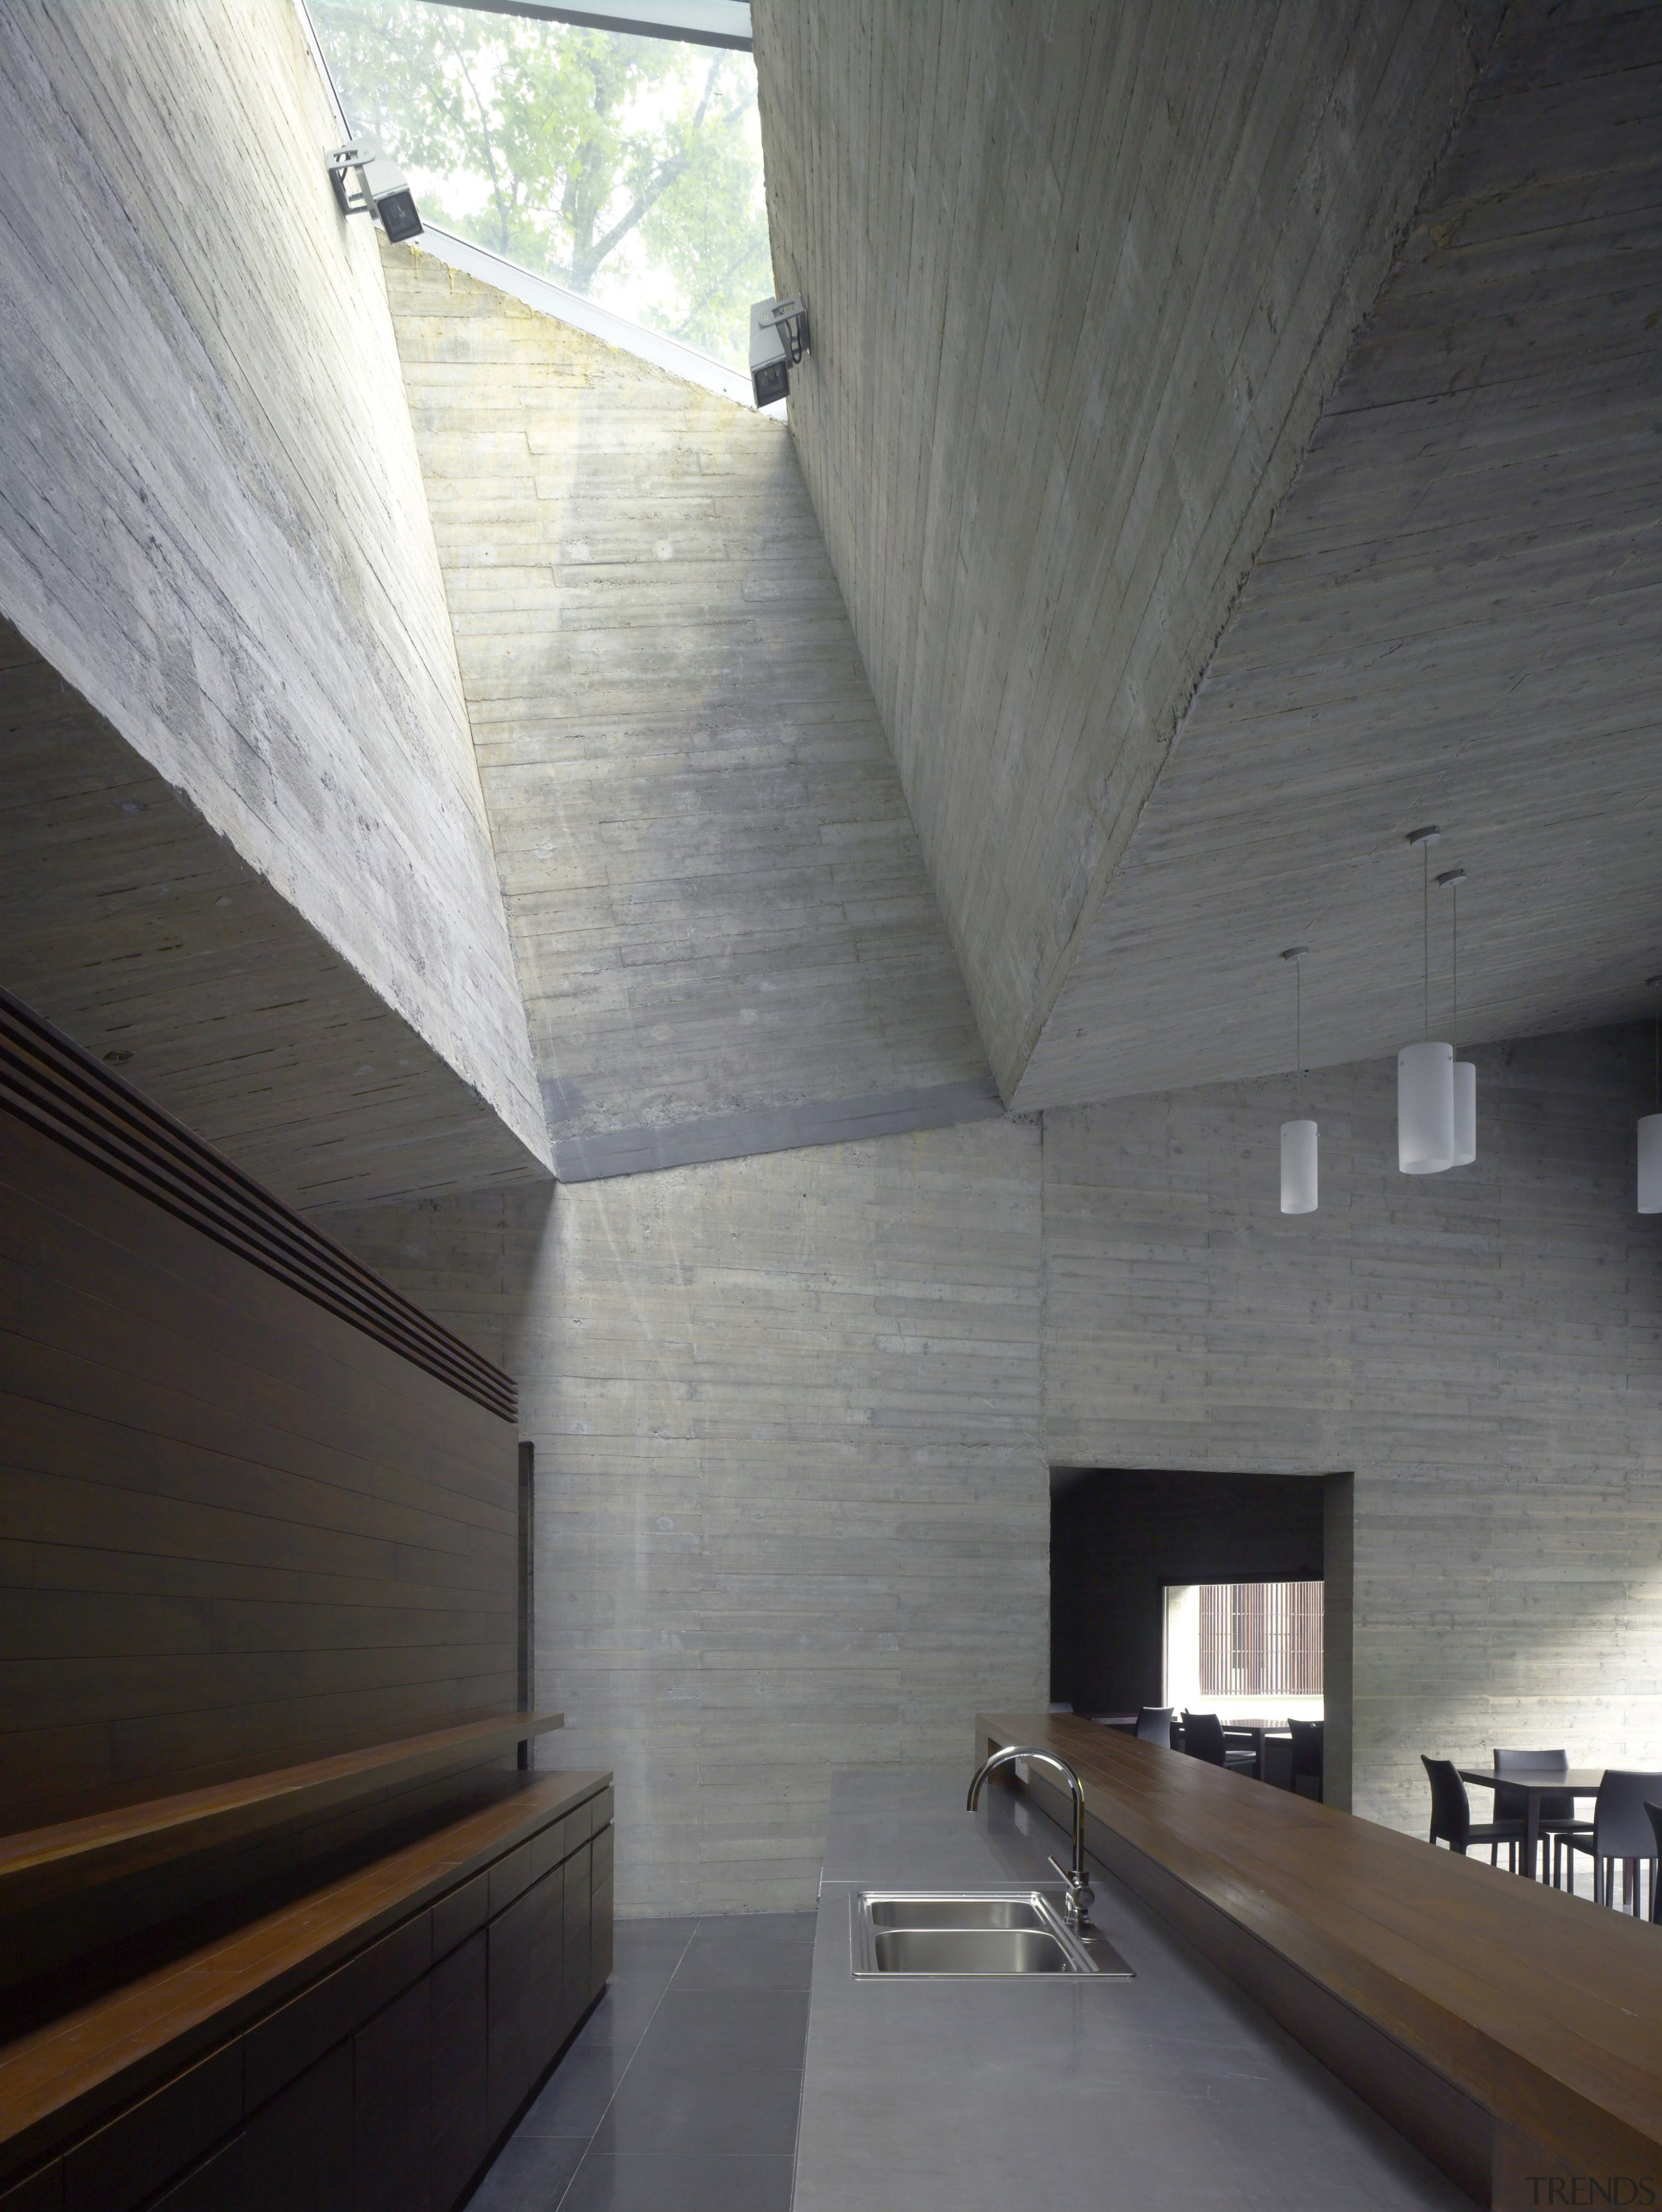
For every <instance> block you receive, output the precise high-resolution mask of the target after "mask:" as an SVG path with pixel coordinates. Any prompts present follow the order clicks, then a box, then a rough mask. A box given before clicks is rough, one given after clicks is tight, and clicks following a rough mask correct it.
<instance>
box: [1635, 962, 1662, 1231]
mask: <svg viewBox="0 0 1662 2212" xmlns="http://www.w3.org/2000/svg"><path fill="white" fill-rule="evenodd" d="M1645 987H1646V988H1647V990H1651V991H1659V990H1662V975H1647V976H1646V978H1645ZM1653 1049H1654V1051H1655V1054H1656V1078H1655V1080H1656V1111H1655V1112H1654V1113H1653V1114H1646V1115H1641V1117H1640V1122H1639V1211H1640V1212H1641V1213H1662V1013H1659V1014H1658V1015H1657V1018H1656V1042H1655V1045H1654V1048H1653Z"/></svg>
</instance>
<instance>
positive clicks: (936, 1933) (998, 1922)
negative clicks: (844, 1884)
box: [851, 1887, 1131, 1981]
mask: <svg viewBox="0 0 1662 2212" xmlns="http://www.w3.org/2000/svg"><path fill="white" fill-rule="evenodd" d="M1061 1895H1062V1893H1061V1892H1060V1891H1058V1892H1056V1899H1060V1897H1061ZM852 1918H853V1927H852V1931H851V1933H852V1942H853V1953H854V1972H855V1977H856V1978H858V1979H861V1980H864V1979H866V1978H868V1977H872V1976H882V1977H885V1978H887V1977H892V1976H895V1975H907V1976H910V1977H913V1978H916V1977H918V1976H928V1977H934V1976H936V1975H942V1974H953V1975H958V1974H971V1975H989V1974H994V1975H1011V1974H1060V1975H1066V1974H1094V1975H1104V1976H1106V1977H1108V1978H1110V1979H1113V1980H1121V1981H1129V1979H1130V1978H1131V1970H1130V1968H1129V1966H1127V1965H1126V1963H1125V1961H1124V1960H1123V1959H1122V1958H1121V1957H1120V1955H1119V1954H1118V1953H1117V1951H1116V1950H1115V1949H1114V1948H1113V1947H1112V1946H1111V1944H1109V1943H1108V1942H1105V1940H1104V1939H1103V1937H1102V1936H1099V1935H1098V1933H1097V1931H1096V1930H1095V1929H1093V1928H1087V1929H1083V1930H1081V1929H1075V1928H1073V1927H1070V1926H1069V1924H1068V1921H1067V1920H1066V1919H1065V1917H1063V1915H1062V1911H1061V1910H1060V1907H1059V1905H1058V1903H1057V1902H1056V1900H1055V1899H1052V1897H1051V1896H1050V1893H1048V1892H1046V1891H1045V1890H1044V1889H1041V1888H1038V1887H1033V1888H1030V1889H955V1890H932V1891H922V1890H890V1889H883V1890H875V1889H874V1890H856V1891H855V1893H854V1894H853V1900H852Z"/></svg>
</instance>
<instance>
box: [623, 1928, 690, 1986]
mask: <svg viewBox="0 0 1662 2212" xmlns="http://www.w3.org/2000/svg"><path fill="white" fill-rule="evenodd" d="M697 1927H698V1923H697V1920H696V1919H686V1920H619V1921H618V1922H616V1923H614V1925H613V1928H612V1976H613V1978H614V1979H616V1980H618V1981H632V1980H634V1979H636V1977H646V1978H649V1977H652V1976H654V1975H655V1976H656V1977H657V1978H659V1979H660V1980H661V1981H666V1982H667V1980H668V1979H669V1978H670V1976H671V1975H672V1974H673V1972H674V1971H675V1968H676V1966H678V1965H679V1961H680V1957H681V1954H682V1953H683V1952H684V1951H685V1949H686V1948H687V1945H688V1944H689V1943H690V1942H691V1941H692V1938H693V1936H694V1935H695V1934H696V1933H697Z"/></svg>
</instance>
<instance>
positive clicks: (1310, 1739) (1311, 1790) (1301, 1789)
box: [1287, 1721, 1322, 1799]
mask: <svg viewBox="0 0 1662 2212" xmlns="http://www.w3.org/2000/svg"><path fill="white" fill-rule="evenodd" d="M1287 1725H1288V1729H1290V1730H1291V1731H1292V1735H1293V1787H1294V1790H1296V1791H1297V1793H1298V1795H1299V1796H1300V1797H1315V1798H1317V1799H1319V1798H1320V1796H1321V1794H1322V1723H1321V1722H1320V1721H1288V1723H1287Z"/></svg>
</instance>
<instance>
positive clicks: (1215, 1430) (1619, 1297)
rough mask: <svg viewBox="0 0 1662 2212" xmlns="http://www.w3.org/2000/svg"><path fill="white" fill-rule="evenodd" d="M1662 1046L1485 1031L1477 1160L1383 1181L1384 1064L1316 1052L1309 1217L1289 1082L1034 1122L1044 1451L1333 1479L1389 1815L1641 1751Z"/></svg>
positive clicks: (1659, 1702)
mask: <svg viewBox="0 0 1662 2212" xmlns="http://www.w3.org/2000/svg"><path fill="white" fill-rule="evenodd" d="M1652 1047H1653V1038H1652V1036H1651V1034H1650V1032H1649V1031H1648V1030H1600V1031H1597V1032H1592V1033H1589V1034H1587V1035H1585V1036H1574V1037H1558V1038H1546V1039H1535V1040H1531V1041H1527V1042H1518V1043H1514V1044H1512V1045H1507V1046H1505V1047H1495V1048H1488V1047H1486V1048H1482V1049H1481V1050H1480V1051H1479V1052H1478V1054H1477V1055H1476V1058H1477V1064H1478V1071H1479V1072H1478V1091H1477V1097H1478V1109H1477V1110H1478V1147H1479V1149H1478V1158H1477V1160H1476V1163H1475V1164H1473V1165H1471V1166H1470V1167H1466V1168H1458V1169H1453V1170H1449V1171H1448V1172H1447V1173H1446V1174H1444V1175H1440V1176H1404V1175H1402V1174H1400V1173H1399V1172H1398V1170H1397V1164H1396V1151H1395V1145H1396V1128H1395V1121H1396V1091H1395V1068H1394V1066H1392V1065H1391V1063H1388V1062H1387V1063H1385V1064H1384V1065H1380V1064H1379V1063H1377V1062H1375V1063H1373V1064H1371V1065H1367V1066H1361V1067H1356V1068H1350V1069H1332V1070H1328V1071H1326V1072H1325V1073H1323V1074H1321V1075H1320V1076H1318V1077H1315V1078H1313V1079H1311V1081H1310V1083H1309V1084H1308V1085H1307V1087H1306V1091H1304V1092H1303V1094H1301V1095H1302V1097H1303V1098H1304V1101H1305V1103H1306V1104H1307V1105H1308V1106H1310V1107H1311V1108H1312V1110H1313V1112H1314V1114H1315V1115H1316V1119H1317V1121H1318V1126H1319V1130H1320V1143H1321V1148H1322V1158H1321V1201H1322V1202H1321V1206H1320V1210H1319V1211H1318V1212H1316V1213H1313V1214H1311V1215H1308V1216H1306V1217H1303V1218H1296V1217H1294V1218H1288V1217H1287V1216H1284V1215H1282V1213H1281V1212H1279V1210H1278V1190H1279V1182H1278V1167H1277V1143H1278V1139H1277V1128H1278V1125H1279V1123H1280V1121H1282V1117H1283V1115H1285V1114H1286V1113H1287V1111H1288V1098H1289V1095H1290V1094H1289V1092H1288V1085H1286V1083H1285V1082H1284V1081H1282V1082H1275V1083H1264V1084H1239V1085H1216V1086H1211V1087H1208V1088H1205V1089H1200V1090H1194V1091H1178V1092H1172V1093H1170V1094H1168V1095H1166V1096H1165V1097H1156V1098H1148V1099H1137V1100H1125V1101H1121V1102H1119V1103H1115V1104H1111V1105H1107V1106H1102V1107H1097V1108H1092V1109H1075V1110H1074V1111H1071V1112H1066V1113H1062V1112H1056V1113H1050V1114H1047V1115H1045V1117H1044V1181H1045V1193H1044V1255H1045V1281H1046V1307H1045V1355H1044V1420H1045V1437H1046V1444H1047V1449H1048V1452H1049V1455H1050V1459H1051V1460H1052V1462H1054V1463H1059V1464H1062V1465H1074V1466H1079V1465H1087V1466H1088V1465H1093V1464H1095V1465H1102V1464H1109V1463H1114V1462H1117V1463H1120V1464H1123V1465H1125V1466H1128V1467H1135V1468H1172V1469H1181V1470H1187V1469H1196V1470H1202V1471H1204V1470H1213V1471H1215V1472H1218V1473H1230V1472H1234V1473H1249V1472H1263V1473H1280V1474H1328V1473H1330V1472H1332V1471H1335V1470H1350V1471H1354V1476H1355V1509H1354V1544H1355V1555H1354V1564H1353V1568H1352V1582H1353V1587H1354V1614H1353V1617H1352V1619H1351V1621H1350V1623H1349V1638H1348V1649H1349V1654H1350V1666H1351V1670H1352V1697H1351V1711H1352V1715H1353V1718H1354V1728H1355V1742H1354V1747H1353V1754H1352V1769H1353V1775H1354V1790H1355V1797H1354V1802H1355V1807H1356V1809H1357V1810H1358V1811H1359V1812H1361V1813H1365V1814H1367V1815H1368V1816H1369V1817H1370V1818H1372V1819H1374V1820H1385V1821H1387V1822H1389V1823H1390V1824H1391V1826H1394V1827H1400V1828H1403V1829H1405V1830H1407V1831H1408V1832H1409V1833H1410V1834H1415V1833H1422V1832H1423V1828H1424V1822H1425V1818H1426V1810H1427V1796H1426V1783H1425V1776H1424V1772H1423V1770H1422V1767H1421V1765H1420V1757H1421V1754H1422V1753H1429V1754H1431V1755H1433V1756H1442V1757H1449V1758H1457V1759H1476V1760H1477V1761H1478V1762H1479V1763H1481V1764H1484V1765H1487V1764H1488V1759H1489V1753H1490V1750H1491V1748H1492V1747H1493V1746H1494V1745H1495V1744H1497V1743H1498V1744H1519V1743H1521V1744H1532V1743H1533V1744H1562V1745H1565V1746H1566V1747H1568V1750H1569V1752H1570V1754H1571V1756H1572V1758H1574V1759H1577V1760H1586V1761H1591V1762H1596V1763H1601V1764H1608V1765H1619V1766H1635V1767H1643V1768H1658V1769H1662V1694H1659V1686H1658V1682H1659V1674H1658V1658H1659V1654H1662V1320H1659V1316H1662V1237H1659V1233H1658V1224H1657V1223H1656V1222H1654V1221H1653V1220H1650V1219H1647V1218H1643V1217H1641V1216H1639V1215H1636V1214H1635V1212H1634V1210H1633V1206H1634V1188H1633V1175H1634V1166H1633V1159H1634V1153H1633V1146H1634V1118H1635V1115H1636V1114H1638V1113H1640V1112H1641V1111H1644V1110H1647V1108H1648V1104H1649V1085H1650V1077H1651V1058H1652ZM1334 1626H1335V1632H1336V1634H1337V1632H1338V1625H1337V1624H1336V1623H1335V1624H1334ZM1336 1649H1337V1646H1336Z"/></svg>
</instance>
